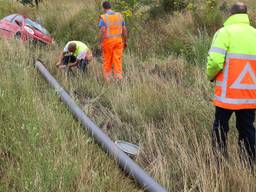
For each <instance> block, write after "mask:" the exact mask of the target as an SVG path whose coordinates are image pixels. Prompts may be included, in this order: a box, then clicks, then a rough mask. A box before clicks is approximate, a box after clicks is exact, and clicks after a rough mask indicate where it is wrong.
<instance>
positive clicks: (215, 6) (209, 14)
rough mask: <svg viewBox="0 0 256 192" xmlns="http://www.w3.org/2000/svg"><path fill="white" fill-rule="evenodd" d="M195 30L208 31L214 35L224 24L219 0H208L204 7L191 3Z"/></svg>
mask: <svg viewBox="0 0 256 192" xmlns="http://www.w3.org/2000/svg"><path fill="white" fill-rule="evenodd" d="M191 9H192V16H193V20H194V24H195V31H196V32H197V31H198V30H200V31H207V33H208V34H210V35H213V34H214V33H215V32H216V31H217V30H218V29H219V28H220V27H221V26H222V24H223V17H222V13H221V10H220V6H219V1H218V0H207V1H206V2H204V4H203V6H202V7H198V6H196V5H191Z"/></svg>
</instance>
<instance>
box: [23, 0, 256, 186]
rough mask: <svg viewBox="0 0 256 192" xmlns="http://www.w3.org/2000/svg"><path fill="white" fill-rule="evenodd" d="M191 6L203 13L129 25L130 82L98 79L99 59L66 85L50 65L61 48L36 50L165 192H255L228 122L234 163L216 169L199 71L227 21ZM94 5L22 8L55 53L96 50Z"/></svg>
mask: <svg viewBox="0 0 256 192" xmlns="http://www.w3.org/2000/svg"><path fill="white" fill-rule="evenodd" d="M65 2H66V1H65ZM89 2H90V3H89ZM247 2H248V3H249V4H251V5H253V1H247ZM88 4H89V5H88ZM57 5H58V6H57ZM196 5H197V10H200V11H191V10H190V11H189V10H186V11H184V12H182V13H175V14H174V15H159V16H155V18H152V17H150V15H149V14H147V13H146V14H144V16H143V17H140V16H137V17H136V18H135V17H134V18H132V20H130V22H129V24H130V26H129V27H130V49H129V50H127V51H126V54H125V57H124V68H125V72H126V76H127V79H125V80H124V81H123V82H122V83H120V84H117V83H115V82H113V83H109V84H107V83H105V82H104V81H103V80H102V77H101V69H100V63H99V62H98V61H97V60H95V61H93V62H92V63H91V66H90V69H89V71H90V72H89V74H88V75H87V76H86V77H81V76H77V77H73V78H70V79H66V78H65V77H63V75H62V74H61V73H60V72H58V71H57V70H56V69H55V67H54V62H56V58H57V56H56V55H57V53H58V48H53V49H52V50H51V51H41V52H40V57H41V58H42V59H43V60H44V61H45V62H46V63H47V65H48V68H49V69H50V70H51V72H52V73H54V74H55V75H56V76H57V78H58V79H59V80H60V81H61V82H62V84H64V85H65V86H66V88H68V89H69V90H70V92H71V93H72V95H73V97H74V98H76V99H77V101H79V102H80V104H81V106H82V108H83V109H84V111H85V112H86V113H87V114H88V115H89V116H90V117H91V118H92V119H93V120H94V121H95V122H96V123H97V124H98V125H99V126H100V127H101V128H102V129H103V130H104V131H106V132H107V133H108V134H109V135H110V137H111V138H113V139H125V140H127V141H130V142H134V143H138V144H140V146H141V153H140V155H139V156H138V158H137V159H136V161H137V162H138V163H139V164H140V165H142V166H143V167H144V168H145V169H146V170H148V171H149V172H150V173H151V175H153V176H154V177H155V178H156V179H157V180H158V181H159V182H160V183H161V184H163V185H164V186H166V187H167V188H168V189H169V190H170V191H256V185H255V177H254V176H252V175H251V174H250V173H249V172H248V170H247V169H245V168H244V167H243V166H241V163H240V161H239V158H238V155H237V145H236V130H235V126H234V121H233V120H232V122H231V130H230V136H229V151H230V154H231V158H230V159H229V161H226V162H225V163H224V164H223V166H222V167H221V168H220V171H219V172H218V171H217V169H216V163H215V161H214V158H213V156H212V153H211V141H210V129H211V126H212V120H213V115H214V108H213V106H212V105H211V103H210V99H211V93H212V86H211V85H210V83H208V81H207V80H206V78H205V74H204V70H205V62H206V56H207V51H208V48H209V43H210V37H211V36H212V34H213V32H214V31H215V30H216V29H217V28H219V27H220V26H221V22H222V19H223V18H225V17H226V15H224V14H222V13H221V12H219V11H216V10H217V9H214V7H213V8H212V7H211V6H208V7H207V5H206V3H205V2H204V1H201V2H200V1H198V2H197V4H196ZM97 7H98V6H95V5H94V2H91V1H82V0H81V1H77V3H76V4H73V3H70V2H66V3H65V4H64V3H62V4H60V2H59V1H54V2H51V1H49V2H47V3H46V4H44V5H43V6H42V7H41V8H40V9H39V11H38V12H36V11H34V10H33V11H31V10H30V9H27V10H29V11H30V13H29V14H31V15H34V16H35V15H36V16H37V17H39V18H40V19H41V20H42V21H43V23H44V24H45V25H46V26H47V27H48V29H49V30H50V31H51V32H52V34H53V35H54V36H55V38H56V40H57V41H58V43H59V45H60V47H61V46H62V45H63V43H64V42H65V41H67V40H69V39H78V40H83V41H85V42H87V43H89V44H90V45H91V47H93V46H95V44H96V32H97V11H98V9H97ZM251 7H252V8H253V6H251ZM95 10H96V11H95ZM192 10H193V9H192ZM253 10H255V9H252V10H251V16H253V15H255V14H253ZM252 18H254V17H252ZM45 89H47V86H45ZM52 97H53V96H52ZM49 102H57V101H56V100H55V101H54V100H50V101H49ZM57 121H58V119H57ZM62 125H63V124H62ZM65 126H66V125H65ZM51 152H52V151H51ZM111 181H113V180H111ZM113 182H114V181H113ZM114 183H115V182H114ZM110 191H111V189H110Z"/></svg>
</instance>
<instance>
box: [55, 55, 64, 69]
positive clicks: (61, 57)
mask: <svg viewBox="0 0 256 192" xmlns="http://www.w3.org/2000/svg"><path fill="white" fill-rule="evenodd" d="M63 58H64V52H61V53H60V56H59V60H58V63H56V66H57V67H59V66H60V65H61V64H62V60H63Z"/></svg>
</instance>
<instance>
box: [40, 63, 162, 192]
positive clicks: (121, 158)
mask: <svg viewBox="0 0 256 192" xmlns="http://www.w3.org/2000/svg"><path fill="white" fill-rule="evenodd" d="M35 67H36V68H37V69H38V70H39V71H40V72H41V74H42V75H43V76H44V78H45V79H46V80H47V81H48V83H49V84H51V86H52V87H53V88H54V89H55V91H56V92H57V94H58V95H59V96H60V98H61V100H62V101H63V102H64V103H65V104H66V105H67V106H68V107H69V109H70V110H71V111H72V113H73V114H74V116H76V118H77V119H78V120H79V121H80V122H81V124H82V125H83V126H84V128H85V129H86V130H87V131H89V133H90V134H91V135H92V137H94V139H95V140H96V141H97V142H98V143H99V144H100V145H101V146H102V148H103V149H104V151H106V152H107V153H108V154H110V155H112V156H113V157H114V158H115V159H116V160H117V162H118V164H119V166H120V167H121V168H122V169H123V170H124V171H125V172H126V173H128V174H129V175H130V176H132V177H133V178H134V179H135V180H136V181H137V182H138V183H139V184H140V185H141V187H142V188H143V189H145V190H146V191H149V192H166V191H167V190H166V189H165V188H163V187H162V186H161V185H159V184H158V183H157V182H156V181H155V180H154V179H153V178H152V177H150V176H149V175H148V174H147V173H146V172H145V171H144V170H143V169H142V168H141V167H140V166H139V165H138V164H136V163H135V162H134V161H133V160H132V159H131V158H130V157H129V156H128V155H126V154H125V153H124V152H123V151H121V150H120V149H119V148H118V147H117V146H116V144H115V143H114V142H113V141H112V140H111V139H110V138H109V137H108V136H107V135H106V134H105V133H104V132H103V131H102V130H101V129H100V128H99V127H98V126H97V125H95V124H94V123H93V122H92V121H91V119H90V118H89V117H87V116H86V115H85V114H84V112H83V111H82V110H81V109H80V108H79V107H78V105H77V104H76V103H75V102H74V100H73V99H72V98H71V97H70V96H69V95H68V93H67V92H66V91H65V90H64V89H63V88H62V87H61V85H60V84H59V83H58V82H57V80H56V79H55V78H54V77H53V76H52V75H51V74H50V73H49V71H48V70H47V69H46V68H45V67H44V65H43V64H42V63H41V62H40V61H36V62H35Z"/></svg>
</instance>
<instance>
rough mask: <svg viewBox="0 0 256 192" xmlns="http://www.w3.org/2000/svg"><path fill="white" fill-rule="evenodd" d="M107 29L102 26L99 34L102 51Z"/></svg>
mask: <svg viewBox="0 0 256 192" xmlns="http://www.w3.org/2000/svg"><path fill="white" fill-rule="evenodd" d="M105 30H106V27H105V26H102V27H100V30H99V33H98V40H99V48H100V49H102V43H103V40H104V34H105Z"/></svg>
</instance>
